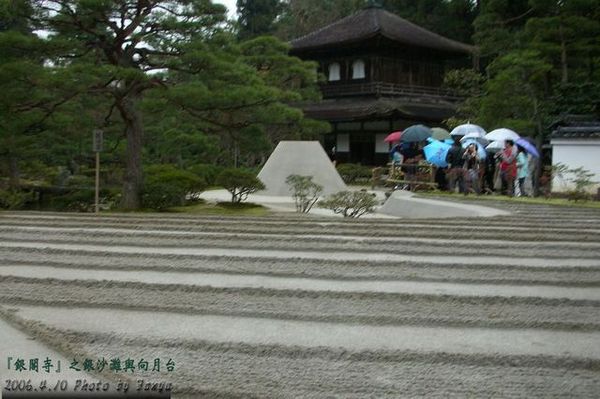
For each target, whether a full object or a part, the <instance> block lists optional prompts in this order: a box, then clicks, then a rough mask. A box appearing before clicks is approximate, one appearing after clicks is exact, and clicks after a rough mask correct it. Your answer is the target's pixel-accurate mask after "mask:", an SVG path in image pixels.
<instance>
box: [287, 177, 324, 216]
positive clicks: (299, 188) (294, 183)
mask: <svg viewBox="0 0 600 399" xmlns="http://www.w3.org/2000/svg"><path fill="white" fill-rule="evenodd" d="M312 178H313V177H312V176H300V175H289V176H288V177H287V179H285V182H286V183H287V184H288V185H289V186H290V189H291V190H292V197H294V201H296V212H298V213H308V212H310V210H311V209H312V207H313V205H314V204H315V202H317V200H318V199H319V194H321V193H322V192H323V186H322V185H320V184H318V183H315V182H313V181H312Z"/></svg>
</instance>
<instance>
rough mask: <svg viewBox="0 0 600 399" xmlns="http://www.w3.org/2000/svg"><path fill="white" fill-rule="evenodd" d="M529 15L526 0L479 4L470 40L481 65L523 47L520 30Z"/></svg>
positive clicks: (490, 1) (496, 0) (482, 2)
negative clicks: (475, 47) (481, 61)
mask: <svg viewBox="0 0 600 399" xmlns="http://www.w3.org/2000/svg"><path fill="white" fill-rule="evenodd" d="M532 12H533V10H532V9H531V7H530V6H529V4H528V0H484V1H481V6H480V8H479V13H478V15H477V17H476V18H475V21H474V22H473V26H474V28H475V33H474V35H473V39H474V42H475V44H476V45H477V46H478V47H479V52H480V55H481V57H482V58H483V61H484V63H487V62H490V61H491V60H493V58H495V57H497V56H499V55H503V54H506V53H507V52H509V51H511V50H513V49H515V48H520V47H521V46H522V45H523V40H525V38H524V37H523V35H522V30H523V27H524V26H525V23H526V22H527V18H528V17H529V16H531V14H532Z"/></svg>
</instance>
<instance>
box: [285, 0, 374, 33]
mask: <svg viewBox="0 0 600 399" xmlns="http://www.w3.org/2000/svg"><path fill="white" fill-rule="evenodd" d="M364 5H365V1H364V0H285V1H283V2H282V6H283V7H282V13H281V16H280V18H279V19H278V23H277V33H276V34H277V36H278V37H280V38H282V39H284V40H291V39H294V38H297V37H300V36H303V35H305V34H307V33H310V32H312V31H314V30H317V29H319V28H321V27H323V26H325V25H327V24H330V23H332V22H334V21H337V20H338V19H341V18H343V17H346V16H348V15H350V14H352V13H354V12H356V11H358V10H360V9H361V8H362V7H364Z"/></svg>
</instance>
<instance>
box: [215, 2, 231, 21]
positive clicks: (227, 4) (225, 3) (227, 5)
mask: <svg viewBox="0 0 600 399" xmlns="http://www.w3.org/2000/svg"><path fill="white" fill-rule="evenodd" d="M213 3H221V4H224V5H225V7H227V10H228V13H227V15H229V18H235V10H236V7H235V3H236V0H213Z"/></svg>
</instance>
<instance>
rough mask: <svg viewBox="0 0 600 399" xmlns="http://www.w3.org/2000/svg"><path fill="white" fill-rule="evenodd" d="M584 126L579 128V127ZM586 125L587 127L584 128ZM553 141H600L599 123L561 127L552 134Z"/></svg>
mask: <svg viewBox="0 0 600 399" xmlns="http://www.w3.org/2000/svg"><path fill="white" fill-rule="evenodd" d="M582 124H583V125H584V126H581V125H582ZM585 125H587V126H585ZM552 138H553V139H600V121H598V122H595V123H594V122H588V123H579V124H578V126H561V127H558V128H557V129H556V130H554V131H553V132H552Z"/></svg>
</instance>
